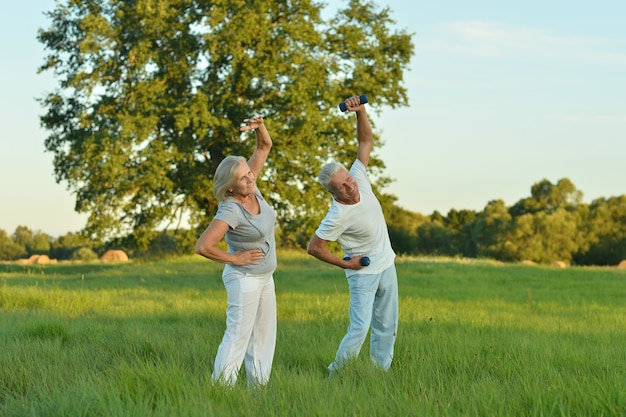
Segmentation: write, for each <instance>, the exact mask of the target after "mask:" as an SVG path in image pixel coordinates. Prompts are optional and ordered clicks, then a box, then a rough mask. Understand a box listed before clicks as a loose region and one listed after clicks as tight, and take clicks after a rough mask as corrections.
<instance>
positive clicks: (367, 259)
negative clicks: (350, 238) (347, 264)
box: [343, 256, 370, 266]
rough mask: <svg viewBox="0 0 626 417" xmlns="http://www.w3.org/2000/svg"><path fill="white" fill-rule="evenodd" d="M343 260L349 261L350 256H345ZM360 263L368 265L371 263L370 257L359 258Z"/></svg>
mask: <svg viewBox="0 0 626 417" xmlns="http://www.w3.org/2000/svg"><path fill="white" fill-rule="evenodd" d="M343 260H344V261H349V260H350V257H349V256H346V257H345V258H343ZM359 263H360V264H361V266H368V265H369V264H370V258H368V257H367V256H364V257H362V258H361V259H360V260H359Z"/></svg>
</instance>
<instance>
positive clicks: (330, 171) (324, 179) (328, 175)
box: [317, 162, 347, 191]
mask: <svg viewBox="0 0 626 417" xmlns="http://www.w3.org/2000/svg"><path fill="white" fill-rule="evenodd" d="M342 168H343V169H344V170H346V171H347V169H346V167H345V166H343V164H342V163H341V162H329V163H327V164H326V165H324V166H323V167H322V170H321V171H320V175H318V177H317V180H318V181H319V182H320V183H321V184H322V185H323V186H324V187H326V189H327V190H329V191H331V190H330V189H329V188H328V183H329V182H330V180H331V179H332V178H333V177H334V176H335V174H336V173H337V172H338V171H339V170H340V169H342Z"/></svg>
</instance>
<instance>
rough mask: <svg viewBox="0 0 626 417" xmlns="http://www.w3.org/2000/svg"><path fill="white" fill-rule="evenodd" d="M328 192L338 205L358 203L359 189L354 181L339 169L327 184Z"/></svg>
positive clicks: (344, 171)
mask: <svg viewBox="0 0 626 417" xmlns="http://www.w3.org/2000/svg"><path fill="white" fill-rule="evenodd" d="M328 190H329V191H330V192H331V193H332V195H333V196H334V197H335V200H337V201H338V202H340V203H344V204H354V203H356V202H358V201H359V187H358V185H357V183H356V180H355V179H354V178H352V175H350V173H348V171H346V170H345V169H343V168H341V169H340V170H339V171H337V173H335V175H334V176H333V177H332V178H331V180H330V181H329V182H328Z"/></svg>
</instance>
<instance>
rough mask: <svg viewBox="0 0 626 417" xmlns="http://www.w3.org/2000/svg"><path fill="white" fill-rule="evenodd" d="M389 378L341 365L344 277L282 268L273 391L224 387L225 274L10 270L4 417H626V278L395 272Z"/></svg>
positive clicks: (1, 347)
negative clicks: (217, 381) (330, 371)
mask: <svg viewBox="0 0 626 417" xmlns="http://www.w3.org/2000/svg"><path fill="white" fill-rule="evenodd" d="M397 268H398V279H399V286H400V326H399V333H398V340H397V343H396V356H395V359H394V363H393V366H392V369H391V370H390V371H389V372H387V373H385V372H381V371H380V370H377V369H374V368H373V367H372V366H371V365H370V364H369V362H368V359H367V350H368V343H369V341H366V343H365V345H364V348H363V351H362V352H361V356H360V357H359V358H357V359H356V360H355V361H354V362H353V363H351V364H350V365H349V366H347V367H346V368H345V369H344V370H343V372H341V373H340V374H339V375H338V376H337V377H336V378H333V379H332V380H329V379H328V378H327V370H326V367H327V365H328V364H329V363H330V362H331V361H332V359H333V358H334V355H335V351H336V349H337V347H338V345H339V342H340V340H341V338H342V337H343V335H344V333H345V330H346V327H347V324H348V322H347V308H348V293H347V284H346V280H345V278H344V276H343V272H342V271H341V270H339V269H338V268H336V267H331V266H328V265H325V264H323V263H321V262H319V261H316V260H314V259H312V258H311V257H309V256H307V255H306V254H303V253H294V252H290V253H285V252H283V253H280V254H279V267H278V270H277V272H276V274H275V280H276V292H277V301H278V315H279V318H278V320H279V322H278V341H277V350H276V355H275V359H274V368H273V372H272V377H271V380H270V383H269V384H268V386H267V387H265V388H264V389H262V390H259V391H255V390H249V389H247V387H246V386H245V382H244V381H243V380H244V379H245V378H242V382H241V383H240V384H238V385H237V386H235V387H234V388H233V389H224V388H221V387H218V386H213V385H212V384H211V379H210V375H211V371H212V367H213V359H214V357H215V352H216V350H217V347H218V344H219V342H220V340H221V337H222V334H223V331H224V322H225V307H226V293H225V291H224V289H223V286H222V283H221V277H220V274H221V270H222V265H220V264H216V263H213V262H210V261H206V260H204V259H201V258H200V257H190V258H183V259H178V260H170V261H164V262H156V263H145V264H141V263H128V264H116V265H111V264H99V263H94V264H58V265H47V266H32V265H30V266H27V265H16V264H0V415H2V416H7V417H11V416H26V415H27V416H168V417H171V416H185V417H194V416H220V417H223V416H300V415H302V416H624V415H626V411H625V410H626V399H625V396H624V392H626V302H625V301H626V271H624V270H618V269H609V268H568V269H556V268H549V267H541V266H524V265H503V264H498V263H495V262H488V261H482V262H481V261H473V262H471V261H466V260H455V259H436V258H433V259H429V258H420V259H398V260H397Z"/></svg>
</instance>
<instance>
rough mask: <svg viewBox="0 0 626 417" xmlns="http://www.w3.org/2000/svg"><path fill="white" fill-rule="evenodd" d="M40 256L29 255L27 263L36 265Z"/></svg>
mask: <svg viewBox="0 0 626 417" xmlns="http://www.w3.org/2000/svg"><path fill="white" fill-rule="evenodd" d="M39 256H40V255H31V256H30V258H28V263H29V264H36V263H37V259H39Z"/></svg>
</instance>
